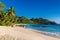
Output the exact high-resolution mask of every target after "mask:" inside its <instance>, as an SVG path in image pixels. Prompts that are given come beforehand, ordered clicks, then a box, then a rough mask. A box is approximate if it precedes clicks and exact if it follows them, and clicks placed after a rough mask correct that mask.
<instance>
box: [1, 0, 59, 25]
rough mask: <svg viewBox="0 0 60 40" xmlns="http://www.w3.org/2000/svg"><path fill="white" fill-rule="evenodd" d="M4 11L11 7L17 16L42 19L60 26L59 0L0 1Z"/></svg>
mask: <svg viewBox="0 0 60 40" xmlns="http://www.w3.org/2000/svg"><path fill="white" fill-rule="evenodd" d="M0 2H2V3H4V4H5V5H6V10H7V9H8V8H9V7H10V6H13V7H14V8H15V12H16V15H17V16H26V17H27V18H44V19H48V20H51V21H55V22H57V23H59V24H60V0H0Z"/></svg>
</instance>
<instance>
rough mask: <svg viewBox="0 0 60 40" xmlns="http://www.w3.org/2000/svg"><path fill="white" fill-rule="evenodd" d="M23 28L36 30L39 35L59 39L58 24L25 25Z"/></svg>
mask: <svg viewBox="0 0 60 40" xmlns="http://www.w3.org/2000/svg"><path fill="white" fill-rule="evenodd" d="M25 28H29V29H33V30H37V31H38V32H40V33H43V34H46V35H50V36H54V37H59V38H60V24H55V25H51V24H27V25H25Z"/></svg>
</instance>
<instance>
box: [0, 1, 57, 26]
mask: <svg viewBox="0 0 60 40" xmlns="http://www.w3.org/2000/svg"><path fill="white" fill-rule="evenodd" d="M4 8H5V5H4V4H3V3H1V2H0V25H3V26H5V25H6V26H10V25H13V24H17V23H23V24H41V23H42V24H56V23H55V22H52V21H49V20H47V19H43V18H32V19H28V18H26V17H25V16H22V17H18V16H15V11H14V8H13V7H12V6H11V7H10V8H9V9H8V11H7V12H4V11H3V10H2V9H4Z"/></svg>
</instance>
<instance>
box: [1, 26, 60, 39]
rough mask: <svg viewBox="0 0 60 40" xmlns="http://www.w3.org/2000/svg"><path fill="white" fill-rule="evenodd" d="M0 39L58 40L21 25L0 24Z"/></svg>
mask: <svg viewBox="0 0 60 40" xmlns="http://www.w3.org/2000/svg"><path fill="white" fill-rule="evenodd" d="M0 40H60V39H59V38H56V37H51V36H48V35H44V34H41V33H38V32H35V31H33V30H30V29H27V28H23V27H9V26H0Z"/></svg>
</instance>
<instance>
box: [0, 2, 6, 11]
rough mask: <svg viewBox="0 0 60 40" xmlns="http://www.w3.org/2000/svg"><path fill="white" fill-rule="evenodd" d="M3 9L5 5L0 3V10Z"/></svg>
mask: <svg viewBox="0 0 60 40" xmlns="http://www.w3.org/2000/svg"><path fill="white" fill-rule="evenodd" d="M4 8H5V5H4V4H3V3H2V2H0V10H3V9H4Z"/></svg>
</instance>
